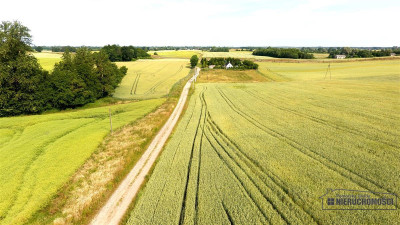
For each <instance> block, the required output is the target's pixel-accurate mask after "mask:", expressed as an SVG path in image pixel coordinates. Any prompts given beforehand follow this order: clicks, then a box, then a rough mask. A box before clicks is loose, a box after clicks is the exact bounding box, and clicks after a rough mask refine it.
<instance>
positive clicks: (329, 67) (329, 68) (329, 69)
mask: <svg viewBox="0 0 400 225" xmlns="http://www.w3.org/2000/svg"><path fill="white" fill-rule="evenodd" d="M328 71H329V80H332V72H331V63H329V65H328V68H327V69H326V73H325V78H324V79H326V76H327V75H328Z"/></svg>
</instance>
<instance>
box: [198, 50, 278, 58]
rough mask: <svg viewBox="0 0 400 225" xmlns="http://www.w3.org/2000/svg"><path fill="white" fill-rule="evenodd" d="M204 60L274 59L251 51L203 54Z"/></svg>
mask: <svg viewBox="0 0 400 225" xmlns="http://www.w3.org/2000/svg"><path fill="white" fill-rule="evenodd" d="M202 54H203V58H228V57H232V58H241V59H273V58H272V57H269V56H257V55H253V52H250V51H232V52H202Z"/></svg>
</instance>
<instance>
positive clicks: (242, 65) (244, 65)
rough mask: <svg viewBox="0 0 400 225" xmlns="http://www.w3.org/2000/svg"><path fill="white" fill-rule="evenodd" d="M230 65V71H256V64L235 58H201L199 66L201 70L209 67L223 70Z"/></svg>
mask: <svg viewBox="0 0 400 225" xmlns="http://www.w3.org/2000/svg"><path fill="white" fill-rule="evenodd" d="M228 63H231V64H232V66H233V68H232V69H241V70H243V69H254V70H256V69H258V64H257V63H254V62H253V61H250V60H243V61H242V60H240V59H237V58H231V57H229V58H210V59H207V58H202V59H201V60H200V64H201V67H202V68H207V67H208V66H210V65H215V67H214V68H215V69H225V67H226V65H227V64H228Z"/></svg>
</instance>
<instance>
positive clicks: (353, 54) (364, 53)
mask: <svg viewBox="0 0 400 225" xmlns="http://www.w3.org/2000/svg"><path fill="white" fill-rule="evenodd" d="M328 52H329V56H328V57H329V58H335V56H336V55H346V57H347V58H370V57H383V56H390V54H391V53H396V54H398V53H400V50H397V49H395V50H392V49H380V50H371V49H358V48H349V47H343V48H331V49H329V50H328ZM397 52H398V53H397Z"/></svg>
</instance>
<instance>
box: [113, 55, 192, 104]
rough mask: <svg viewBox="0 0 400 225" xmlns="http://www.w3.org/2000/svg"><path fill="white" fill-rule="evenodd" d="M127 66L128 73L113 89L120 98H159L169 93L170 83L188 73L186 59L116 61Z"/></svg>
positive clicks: (115, 95) (119, 64)
mask: <svg viewBox="0 0 400 225" xmlns="http://www.w3.org/2000/svg"><path fill="white" fill-rule="evenodd" d="M117 65H118V66H126V67H128V74H127V75H126V76H125V77H124V78H123V80H122V82H121V84H120V85H119V87H118V88H117V89H116V90H115V94H114V97H116V98H120V99H148V98H159V97H162V96H165V95H166V94H168V93H169V90H170V89H171V87H172V85H173V84H175V83H176V82H177V81H178V80H180V79H182V78H183V77H185V76H186V75H188V74H189V71H190V69H189V68H188V60H183V59H181V60H180V59H158V60H138V61H135V62H118V63H117Z"/></svg>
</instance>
